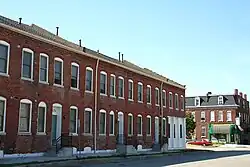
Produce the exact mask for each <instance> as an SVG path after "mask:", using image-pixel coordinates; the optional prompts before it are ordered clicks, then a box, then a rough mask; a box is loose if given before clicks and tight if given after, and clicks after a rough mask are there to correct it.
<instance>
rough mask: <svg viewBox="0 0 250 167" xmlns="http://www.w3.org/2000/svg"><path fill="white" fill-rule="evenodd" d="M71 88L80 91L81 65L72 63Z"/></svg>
mask: <svg viewBox="0 0 250 167" xmlns="http://www.w3.org/2000/svg"><path fill="white" fill-rule="evenodd" d="M71 88H75V89H79V65H78V64H77V63H71Z"/></svg>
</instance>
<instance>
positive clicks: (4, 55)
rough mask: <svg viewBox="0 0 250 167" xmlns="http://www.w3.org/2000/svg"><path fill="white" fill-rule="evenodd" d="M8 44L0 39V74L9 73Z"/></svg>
mask: <svg viewBox="0 0 250 167" xmlns="http://www.w3.org/2000/svg"><path fill="white" fill-rule="evenodd" d="M9 59H10V44H8V43H7V42H5V41H1V40H0V74H5V75H8V74H9Z"/></svg>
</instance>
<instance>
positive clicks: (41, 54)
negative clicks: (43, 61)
mask: <svg viewBox="0 0 250 167" xmlns="http://www.w3.org/2000/svg"><path fill="white" fill-rule="evenodd" d="M40 56H44V57H47V58H48V57H49V56H48V55H47V54H46V53H40Z"/></svg>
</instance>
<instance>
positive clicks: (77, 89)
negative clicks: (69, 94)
mask: <svg viewBox="0 0 250 167" xmlns="http://www.w3.org/2000/svg"><path fill="white" fill-rule="evenodd" d="M70 89H71V90H75V91H79V88H74V87H70Z"/></svg>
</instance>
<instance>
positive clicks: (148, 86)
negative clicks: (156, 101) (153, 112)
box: [146, 85, 152, 105]
mask: <svg viewBox="0 0 250 167" xmlns="http://www.w3.org/2000/svg"><path fill="white" fill-rule="evenodd" d="M148 88H149V90H150V91H149V98H150V99H149V102H148V101H147V99H148V91H147V90H146V101H147V104H150V105H151V104H152V89H151V86H150V85H147V89H148Z"/></svg>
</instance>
